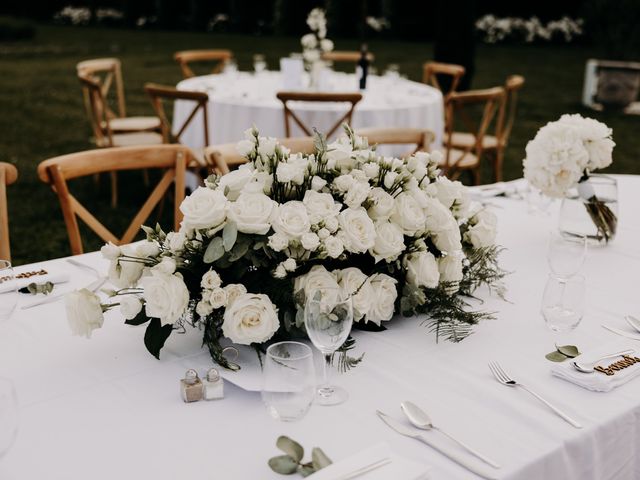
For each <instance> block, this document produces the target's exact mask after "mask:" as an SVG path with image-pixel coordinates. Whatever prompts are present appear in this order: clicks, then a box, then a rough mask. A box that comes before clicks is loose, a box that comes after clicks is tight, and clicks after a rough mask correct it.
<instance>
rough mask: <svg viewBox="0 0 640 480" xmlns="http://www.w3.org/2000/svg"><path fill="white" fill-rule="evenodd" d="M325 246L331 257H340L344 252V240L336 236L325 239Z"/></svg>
mask: <svg viewBox="0 0 640 480" xmlns="http://www.w3.org/2000/svg"><path fill="white" fill-rule="evenodd" d="M324 248H325V250H326V251H327V255H328V256H330V257H331V258H338V257H339V256H340V255H342V252H344V244H343V243H342V240H340V239H339V238H336V237H329V238H327V239H326V240H325V241H324Z"/></svg>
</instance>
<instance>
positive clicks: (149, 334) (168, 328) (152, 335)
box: [144, 318, 173, 360]
mask: <svg viewBox="0 0 640 480" xmlns="http://www.w3.org/2000/svg"><path fill="white" fill-rule="evenodd" d="M172 331H173V325H171V324H169V325H162V323H160V319H159V318H152V319H151V321H150V322H149V325H147V329H146V330H145V333H144V345H145V347H147V350H149V353H150V354H151V355H153V356H154V357H156V358H157V359H158V360H159V359H160V350H161V349H162V347H164V342H166V341H167V338H169V335H171V332H172Z"/></svg>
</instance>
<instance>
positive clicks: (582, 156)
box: [523, 114, 617, 242]
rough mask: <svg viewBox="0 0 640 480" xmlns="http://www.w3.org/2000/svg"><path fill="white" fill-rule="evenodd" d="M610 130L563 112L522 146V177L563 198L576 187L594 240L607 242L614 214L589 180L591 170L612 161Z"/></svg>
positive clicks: (593, 121) (590, 119)
mask: <svg viewBox="0 0 640 480" xmlns="http://www.w3.org/2000/svg"><path fill="white" fill-rule="evenodd" d="M611 136H612V130H611V129H610V128H609V127H607V126H606V125H605V124H604V123H602V122H599V121H597V120H594V119H592V118H585V117H582V116H581V115H579V114H573V115H569V114H565V115H562V117H560V119H559V120H557V121H555V122H549V123H547V124H546V125H545V126H544V127H542V128H541V129H540V130H538V133H537V134H536V136H535V138H534V139H533V140H531V141H530V142H529V143H528V144H527V147H526V158H525V159H524V161H523V165H524V177H525V178H526V179H527V180H528V181H529V182H530V183H531V184H532V185H533V186H535V187H537V188H539V189H540V191H541V192H542V193H543V194H545V195H548V196H550V197H553V198H566V197H567V195H568V194H569V191H570V190H571V189H574V188H577V192H578V195H579V197H580V198H581V199H582V201H583V202H584V205H585V207H586V209H587V212H588V214H589V216H590V218H591V220H592V221H593V223H594V225H595V226H596V228H597V231H598V233H597V236H598V239H602V240H604V241H605V242H608V241H609V240H611V239H612V238H613V236H614V235H615V233H616V227H617V217H616V215H615V213H614V212H613V211H612V210H611V209H610V208H609V206H608V205H607V203H606V202H605V201H603V200H604V199H600V198H598V196H597V194H596V192H595V191H594V189H593V187H592V186H591V185H590V183H589V180H590V176H591V173H592V172H593V171H594V170H600V169H602V168H605V167H608V166H609V165H610V164H611V162H612V161H613V147H614V146H615V143H614V142H613V140H612V139H611Z"/></svg>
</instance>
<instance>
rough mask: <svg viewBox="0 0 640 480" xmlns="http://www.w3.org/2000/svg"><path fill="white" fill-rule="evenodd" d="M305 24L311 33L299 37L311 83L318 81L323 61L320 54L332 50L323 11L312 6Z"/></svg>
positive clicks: (315, 83) (313, 84)
mask: <svg viewBox="0 0 640 480" xmlns="http://www.w3.org/2000/svg"><path fill="white" fill-rule="evenodd" d="M307 25H308V26H309V29H310V30H311V33H307V34H306V35H304V36H303V37H302V38H301V39H300V44H301V45H302V59H303V60H304V64H305V68H306V69H307V71H308V72H309V73H310V75H311V85H312V86H315V85H317V83H318V78H317V77H318V76H319V75H320V71H321V70H322V68H323V67H324V65H325V63H324V61H323V60H322V54H324V53H328V52H331V51H332V50H333V42H332V41H331V40H329V39H328V38H327V18H326V16H325V11H324V10H323V9H321V8H314V9H313V10H311V12H309V15H308V16H307Z"/></svg>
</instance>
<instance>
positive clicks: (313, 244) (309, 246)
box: [300, 232, 320, 252]
mask: <svg viewBox="0 0 640 480" xmlns="http://www.w3.org/2000/svg"><path fill="white" fill-rule="evenodd" d="M300 243H302V248H304V249H305V250H309V251H310V252H314V251H316V250H317V248H318V246H319V245H320V237H318V235H317V234H315V233H313V232H307V233H304V234H302V237H300Z"/></svg>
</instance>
